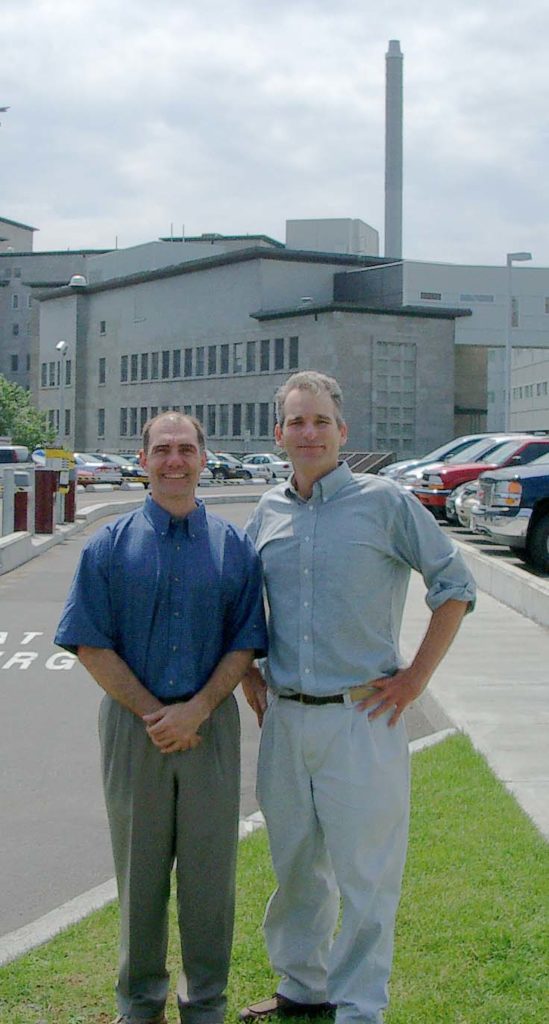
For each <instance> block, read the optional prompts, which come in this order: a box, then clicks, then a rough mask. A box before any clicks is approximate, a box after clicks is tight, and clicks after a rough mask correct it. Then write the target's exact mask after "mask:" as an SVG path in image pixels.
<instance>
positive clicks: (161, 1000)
mask: <svg viewBox="0 0 549 1024" xmlns="http://www.w3.org/2000/svg"><path fill="white" fill-rule="evenodd" d="M200 734H201V736H202V743H201V744H200V745H199V746H198V747H197V748H196V749H195V750H189V751H182V752H179V753H175V754H161V753H160V751H159V750H158V749H157V748H156V747H155V746H154V744H153V743H152V742H151V740H150V739H149V737H148V736H147V733H146V730H145V726H144V724H143V723H142V722H141V721H140V719H138V718H137V717H136V716H135V715H133V714H132V713H131V712H130V711H127V710H126V709H125V708H123V707H121V705H120V704H118V703H117V702H116V701H114V700H112V698H110V697H109V696H105V697H104V698H103V701H102V703H101V708H100V713H99V735H100V741H101V753H102V769H103V785H104V791H105V801H106V805H107V812H108V817H109V825H110V831H111V841H112V848H113V855H114V862H115V869H116V878H117V883H118V895H119V901H120V918H121V924H120V927H121V935H120V968H119V977H118V985H117V1002H118V1009H119V1011H120V1012H121V1013H125V1014H127V1015H128V1016H129V1017H130V1018H131V1019H132V1020H133V1019H134V1018H135V1019H136V1020H147V1019H150V1018H154V1017H155V1016H157V1015H158V1014H159V1013H161V1012H162V1010H163V1008H164V1005H165V1002H166V997H167V992H168V982H169V979H168V974H167V971H166V952H167V943H168V899H169V894H170V875H171V871H172V867H173V865H174V861H175V863H176V879H177V907H178V920H179V933H180V940H181V960H182V972H181V976H180V979H179V984H178V1004H179V1012H180V1015H181V1020H182V1021H183V1022H184V1024H220V1022H221V1021H222V1020H223V1017H224V1012H225V1005H226V997H225V989H226V985H227V976H228V970H229V960H230V953H231V944H232V934H233V919H234V894H235V865H236V850H237V842H238V811H239V791H240V723H239V716H238V708H237V705H236V701H235V699H234V697H233V696H231V697H229V698H228V699H227V700H225V701H224V702H223V704H222V705H221V706H220V707H219V708H217V709H216V711H215V712H214V713H213V714H212V715H211V717H210V718H209V720H208V721H207V722H205V723H204V724H203V725H202V726H201V728H200Z"/></svg>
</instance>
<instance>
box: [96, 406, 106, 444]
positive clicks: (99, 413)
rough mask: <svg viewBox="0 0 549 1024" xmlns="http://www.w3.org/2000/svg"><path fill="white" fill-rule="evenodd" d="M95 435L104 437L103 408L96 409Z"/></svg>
mask: <svg viewBox="0 0 549 1024" xmlns="http://www.w3.org/2000/svg"><path fill="white" fill-rule="evenodd" d="M97 436H98V437H104V436H105V410H104V409H98V410H97Z"/></svg>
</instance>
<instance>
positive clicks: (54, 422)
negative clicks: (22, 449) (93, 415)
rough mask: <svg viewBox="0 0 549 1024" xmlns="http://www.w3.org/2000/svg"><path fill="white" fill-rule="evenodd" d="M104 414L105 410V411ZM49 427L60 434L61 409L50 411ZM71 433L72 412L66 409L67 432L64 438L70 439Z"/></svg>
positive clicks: (65, 431)
mask: <svg viewBox="0 0 549 1024" xmlns="http://www.w3.org/2000/svg"><path fill="white" fill-rule="evenodd" d="M103 412H104V410H103ZM48 427H49V428H50V430H55V432H56V433H57V434H58V433H59V409H48ZM70 432H71V410H70V409H65V430H64V436H65V437H68V435H69V434H70Z"/></svg>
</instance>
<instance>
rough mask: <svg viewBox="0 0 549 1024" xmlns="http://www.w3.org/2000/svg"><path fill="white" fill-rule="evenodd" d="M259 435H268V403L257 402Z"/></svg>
mask: <svg viewBox="0 0 549 1024" xmlns="http://www.w3.org/2000/svg"><path fill="white" fill-rule="evenodd" d="M259 436H260V437H268V436H269V403H268V402H260V403H259Z"/></svg>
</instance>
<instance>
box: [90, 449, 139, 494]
mask: <svg viewBox="0 0 549 1024" xmlns="http://www.w3.org/2000/svg"><path fill="white" fill-rule="evenodd" d="M98 457H99V458H100V459H103V460H104V462H112V464H113V465H114V466H118V467H119V469H120V471H121V473H122V479H123V480H131V481H133V482H134V483H140V484H143V485H144V486H145V487H148V486H149V476H148V473H147V471H146V469H143V466H141V465H140V463H139V458H138V457H137V456H135V458H132V457H129V456H127V455H118V454H117V453H116V452H98Z"/></svg>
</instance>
